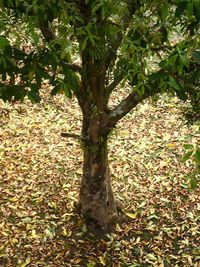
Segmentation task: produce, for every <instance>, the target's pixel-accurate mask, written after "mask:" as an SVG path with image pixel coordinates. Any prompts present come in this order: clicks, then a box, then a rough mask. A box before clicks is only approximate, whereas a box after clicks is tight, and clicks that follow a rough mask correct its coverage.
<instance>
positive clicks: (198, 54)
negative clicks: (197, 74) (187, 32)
mask: <svg viewBox="0 0 200 267" xmlns="http://www.w3.org/2000/svg"><path fill="white" fill-rule="evenodd" d="M191 54H192V56H193V57H194V58H195V59H196V60H197V61H198V63H200V51H198V50H193V51H192V52H191Z"/></svg>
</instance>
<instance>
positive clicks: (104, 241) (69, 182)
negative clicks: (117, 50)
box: [0, 84, 200, 267]
mask: <svg viewBox="0 0 200 267" xmlns="http://www.w3.org/2000/svg"><path fill="white" fill-rule="evenodd" d="M43 89H44V90H47V91H48V85H47V84H46V85H45V84H44V85H43ZM115 101H117V100H116V97H115V96H113V97H112V101H111V105H115ZM185 105H187V103H183V102H180V101H179V100H178V99H177V98H175V97H173V98H171V99H169V98H168V97H166V96H162V97H161V98H160V99H159V101H158V102H157V104H156V103H154V102H153V101H152V100H147V101H146V102H145V103H144V104H141V105H139V106H138V107H137V108H136V109H134V110H133V111H132V112H131V113H130V114H129V115H127V116H126V117H125V118H124V119H123V120H122V121H120V123H119V125H118V126H117V129H116V131H115V132H113V134H112V136H111V138H110V143H109V149H110V153H109V161H110V171H111V178H112V186H113V191H114V193H115V196H116V198H117V199H119V200H120V201H121V202H122V203H123V206H124V209H123V213H124V220H123V221H122V222H119V223H118V224H117V226H116V229H115V230H114V231H113V233H111V234H108V235H107V236H106V238H102V237H98V236H97V237H95V236H94V234H92V233H90V227H89V226H88V225H87V222H86V221H85V219H84V218H82V217H81V216H80V215H78V214H77V213H76V210H75V209H74V207H75V203H76V201H77V198H78V191H79V186H80V179H81V174H82V151H81V149H80V144H79V141H78V140H77V139H70V138H62V137H61V136H60V134H61V133H62V132H69V133H70V132H71V133H75V134H80V131H81V113H80V109H79V108H78V106H77V103H76V101H74V100H67V99H66V98H65V97H64V96H63V95H60V96H55V97H54V98H48V96H47V95H46V93H43V99H42V102H41V103H40V104H36V105H32V104H31V103H30V101H28V100H27V101H25V103H24V104H21V103H11V104H8V103H3V102H0V116H1V120H0V126H1V128H0V266H20V267H24V266H30V267H33V266H48V267H50V266H52V267H54V266H87V267H92V266H113V267H117V266H120V267H126V266H132V267H133V266H141V267H144V266H160V267H162V266H164V267H167V266H184V267H186V266H196V267H198V266H200V245H199V244H200V227H199V225H200V189H199V187H197V188H196V189H195V190H191V189H190V184H189V180H187V177H188V175H190V173H191V172H192V171H193V163H192V162H191V161H188V162H186V163H185V164H183V163H182V157H183V155H184V153H185V151H184V149H183V144H185V143H187V144H197V143H198V142H199V140H200V134H199V133H198V127H197V126H187V125H186V123H185V121H184V119H183V118H182V117H181V116H182V110H183V108H184V106H185Z"/></svg>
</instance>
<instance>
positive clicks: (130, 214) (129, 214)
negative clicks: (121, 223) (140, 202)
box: [126, 213, 137, 219]
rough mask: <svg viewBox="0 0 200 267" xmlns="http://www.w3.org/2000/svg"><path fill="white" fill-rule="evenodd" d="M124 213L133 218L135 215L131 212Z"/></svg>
mask: <svg viewBox="0 0 200 267" xmlns="http://www.w3.org/2000/svg"><path fill="white" fill-rule="evenodd" d="M126 215H127V216H128V217H130V218H131V219H135V218H136V217H137V216H136V214H133V213H126Z"/></svg>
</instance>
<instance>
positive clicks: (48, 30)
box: [40, 20, 56, 43]
mask: <svg viewBox="0 0 200 267" xmlns="http://www.w3.org/2000/svg"><path fill="white" fill-rule="evenodd" d="M40 30H41V32H42V34H43V36H44V38H45V39H46V41H47V42H48V43H49V42H50V41H54V40H56V35H55V32H54V29H53V26H52V25H51V24H50V22H48V23H47V25H45V22H44V21H43V20H40Z"/></svg>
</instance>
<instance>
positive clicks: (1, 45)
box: [0, 37, 10, 51]
mask: <svg viewBox="0 0 200 267" xmlns="http://www.w3.org/2000/svg"><path fill="white" fill-rule="evenodd" d="M6 46H10V43H9V42H8V40H7V39H6V38H4V37H0V49H2V50H3V51H4V50H5V48H6Z"/></svg>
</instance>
